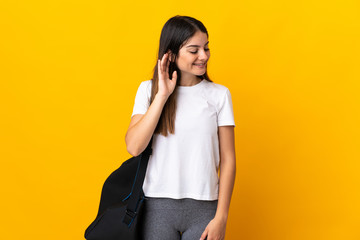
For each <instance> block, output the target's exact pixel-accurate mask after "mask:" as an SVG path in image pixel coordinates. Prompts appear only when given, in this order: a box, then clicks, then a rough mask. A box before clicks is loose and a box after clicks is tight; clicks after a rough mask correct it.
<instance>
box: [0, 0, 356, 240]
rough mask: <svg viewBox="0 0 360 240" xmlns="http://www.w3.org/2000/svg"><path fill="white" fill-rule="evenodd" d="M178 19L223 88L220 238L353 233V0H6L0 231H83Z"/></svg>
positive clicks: (13, 235) (16, 234)
mask: <svg viewBox="0 0 360 240" xmlns="http://www.w3.org/2000/svg"><path fill="white" fill-rule="evenodd" d="M176 14H180V15H189V16H193V17H195V18H198V19H199V20H201V21H202V22H203V23H204V24H205V26H206V27H207V29H208V31H209V34H210V36H209V41H210V45H209V46H210V49H211V58H210V62H209V66H208V72H209V76H210V77H211V78H212V79H213V80H214V82H216V83H219V84H223V85H225V86H227V87H228V88H229V89H230V92H231V94H232V99H233V104H234V114H235V122H236V127H235V131H236V154H237V177H236V186H235V189H234V193H233V198H232V204H231V209H230V216H229V220H228V224H227V233H226V239H227V240H235V239H236V240H237V239H244V240H312V239H314V240H315V239H316V240H318V239H326V240H332V239H336V240H355V239H360V230H359V229H360V174H359V173H360V171H359V170H360V163H359V160H360V150H359V146H360V127H359V123H360V97H359V95H360V94H359V92H360V84H359V80H360V71H359V66H360V59H359V58H360V17H359V16H360V3H359V1H358V0H341V1H340V0H337V1H334V0H330V1H325V0H319V1H313V0H304V1H295V2H293V1H285V0H282V1H281V0H272V1H264V0H263V1H254V0H246V1H220V2H219V1H212V2H211V1H205V2H204V1H199V2H198V1H144V0H139V1H79V0H78V1H76V0H75V1H74V0H62V1H59V0H56V1H55V0H54V1H44V0H43V1H41V0H32V1H30V0H29V1H24V0H20V1H11V0H5V1H4V0H3V1H1V3H0V26H1V31H0V34H1V37H0V59H1V60H0V80H1V81H0V106H1V109H0V114H1V115H0V126H1V127H0V134H1V139H0V141H1V144H0V146H1V147H0V154H1V155H0V157H1V175H0V176H1V218H0V219H1V220H0V226H1V229H2V230H1V238H2V239H36V240H38V239H51V240H57V239H59V240H64V239H71V240H73V239H74V240H75V239H83V234H84V231H85V229H86V227H87V226H88V225H89V224H90V223H91V222H92V221H93V220H94V218H95V216H96V213H97V209H98V204H99V200H100V193H101V187H102V184H103V182H104V180H105V179H106V177H107V176H108V175H109V174H110V173H111V172H112V171H113V170H115V169H116V168H118V167H119V166H120V164H121V163H122V161H124V160H126V159H128V158H129V157H130V155H129V154H128V153H127V151H126V146H125V141H124V138H125V133H126V130H127V127H128V124H129V122H130V116H131V113H132V108H133V104H134V98H135V93H136V90H137V88H138V86H139V84H140V82H141V81H144V80H148V79H150V78H151V76H152V70H153V67H154V65H155V63H156V54H157V50H158V44H159V37H160V31H161V28H162V26H163V25H164V23H165V22H166V21H167V20H168V19H169V18H170V17H172V16H174V15H176Z"/></svg>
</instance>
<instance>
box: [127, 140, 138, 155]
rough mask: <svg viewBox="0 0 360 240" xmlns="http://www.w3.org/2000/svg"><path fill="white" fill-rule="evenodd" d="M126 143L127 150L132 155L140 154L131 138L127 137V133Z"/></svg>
mask: <svg viewBox="0 0 360 240" xmlns="http://www.w3.org/2000/svg"><path fill="white" fill-rule="evenodd" d="M125 143H126V150H127V152H128V153H129V154H130V155H132V156H134V157H136V156H138V155H140V153H139V151H138V149H137V147H136V145H135V144H133V143H131V142H129V139H128V138H127V135H126V136H125Z"/></svg>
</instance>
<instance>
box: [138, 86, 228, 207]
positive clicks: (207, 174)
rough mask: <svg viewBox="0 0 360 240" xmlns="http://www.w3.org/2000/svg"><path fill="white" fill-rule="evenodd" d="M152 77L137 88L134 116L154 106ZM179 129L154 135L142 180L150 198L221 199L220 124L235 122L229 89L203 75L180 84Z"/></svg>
mask: <svg viewBox="0 0 360 240" xmlns="http://www.w3.org/2000/svg"><path fill="white" fill-rule="evenodd" d="M151 86H152V81H151V80H147V81H143V82H142V83H141V84H140V86H139V88H138V91H137V93H136V97H135V104H134V108H133V113H132V115H131V117H132V116H133V115H135V114H145V113H146V111H147V109H148V108H149V106H150V96H151ZM176 91H178V98H177V109H176V119H175V134H170V133H168V136H167V137H164V136H163V135H161V134H155V135H154V136H153V143H152V149H153V151H152V155H151V156H150V158H149V163H148V167H147V170H146V175H145V180H144V184H143V190H144V194H145V196H147V197H167V198H174V199H181V198H193V199H197V200H216V199H218V186H219V185H218V182H219V178H218V169H219V161H220V155H219V138H218V127H219V126H225V125H233V126H235V121H234V114H233V107H232V100H231V95H230V91H229V89H228V88H226V87H225V86H223V85H220V84H217V83H213V82H209V81H207V80H202V81H201V82H200V83H198V84H196V85H193V86H177V89H176Z"/></svg>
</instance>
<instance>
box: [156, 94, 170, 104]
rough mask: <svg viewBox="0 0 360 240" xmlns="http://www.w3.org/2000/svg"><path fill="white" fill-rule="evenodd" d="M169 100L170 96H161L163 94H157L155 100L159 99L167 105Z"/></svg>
mask: <svg viewBox="0 0 360 240" xmlns="http://www.w3.org/2000/svg"><path fill="white" fill-rule="evenodd" d="M168 98H169V96H166V95H161V94H159V93H157V94H156V95H155V98H154V99H158V100H159V101H163V102H164V103H165V102H166V101H167V99H168Z"/></svg>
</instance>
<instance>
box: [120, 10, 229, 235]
mask: <svg viewBox="0 0 360 240" xmlns="http://www.w3.org/2000/svg"><path fill="white" fill-rule="evenodd" d="M208 45H209V42H208V32H207V30H206V28H205V26H204V25H203V24H202V23H201V22H200V21H198V20H196V19H194V18H191V17H187V16H179V15H177V16H175V17H172V18H170V19H169V20H168V21H167V22H166V23H165V25H164V27H163V29H162V31H161V36H160V46H159V53H158V57H159V58H158V62H157V64H156V66H155V68H154V75H153V78H152V80H147V81H143V82H142V83H141V84H140V86H139V88H138V91H137V94H136V97H135V105H134V109H133V113H132V116H131V117H132V118H131V122H130V125H129V128H128V131H127V133H126V136H125V141H126V145H127V150H128V152H129V153H130V154H131V155H133V156H137V155H139V154H141V152H142V151H144V150H145V148H146V147H147V145H148V143H149V142H150V140H151V137H152V136H153V134H154V136H153V142H152V149H153V152H152V155H151V156H150V159H149V163H148V167H147V171H146V176H145V180H144V185H143V190H144V194H145V197H146V198H147V199H146V202H145V209H146V210H145V219H144V221H145V224H144V226H145V229H144V239H145V240H161V239H164V240H172V239H182V240H194V239H208V240H213V239H224V237H225V229H226V222H227V217H228V211H229V206H230V199H231V195H232V190H233V186H234V181H235V147H234V145H235V144H234V127H235V122H234V116H233V108H232V101H231V95H230V92H229V90H228V89H227V88H226V87H225V86H223V85H220V84H216V83H213V82H212V81H211V80H210V79H209V77H208V75H207V62H208V60H209V57H210V50H209V46H208ZM219 168H220V177H219V176H218V171H219Z"/></svg>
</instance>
